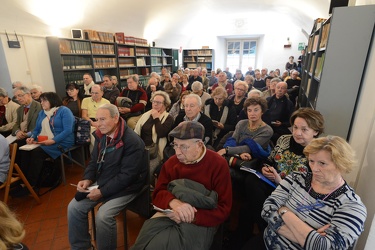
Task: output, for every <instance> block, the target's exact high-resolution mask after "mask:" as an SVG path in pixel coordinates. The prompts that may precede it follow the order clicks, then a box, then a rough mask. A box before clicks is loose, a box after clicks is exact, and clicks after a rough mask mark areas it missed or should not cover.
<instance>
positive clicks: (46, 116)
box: [13, 92, 75, 196]
mask: <svg viewBox="0 0 375 250" xmlns="http://www.w3.org/2000/svg"><path fill="white" fill-rule="evenodd" d="M40 100H41V105H42V108H43V110H42V111H40V112H39V115H38V119H37V121H36V127H35V129H34V130H33V131H32V133H31V136H30V138H28V139H26V143H27V144H39V145H40V147H37V148H35V149H33V150H31V151H27V153H28V154H26V155H24V157H23V158H25V159H22V162H23V164H22V165H23V166H24V167H25V169H23V170H24V173H25V175H26V178H27V179H28V181H29V182H30V185H31V186H35V185H36V184H37V181H38V178H39V175H40V172H41V170H42V167H43V161H44V160H45V159H46V158H48V157H50V158H52V159H56V158H58V157H59V156H60V155H61V154H62V150H65V149H68V148H70V147H72V146H73V144H74V133H73V131H74V124H75V119H74V116H73V114H72V111H70V109H68V108H67V107H65V106H62V101H61V99H60V97H59V96H58V95H57V94H56V93H53V92H45V93H43V94H41V95H40ZM30 159H32V161H30ZM28 192H29V190H28V189H26V188H25V187H24V188H22V189H19V190H18V191H17V192H16V193H14V194H13V196H23V195H27V194H28Z"/></svg>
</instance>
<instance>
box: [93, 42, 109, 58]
mask: <svg viewBox="0 0 375 250" xmlns="http://www.w3.org/2000/svg"><path fill="white" fill-rule="evenodd" d="M91 47H92V53H93V54H101V55H114V54H115V46H114V45H110V44H98V43H92V44H91Z"/></svg>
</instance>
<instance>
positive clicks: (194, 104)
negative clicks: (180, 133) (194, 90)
mask: <svg viewBox="0 0 375 250" xmlns="http://www.w3.org/2000/svg"><path fill="white" fill-rule="evenodd" d="M224 74H225V73H224ZM184 106H185V109H184V110H185V113H180V114H179V115H178V116H177V117H176V119H175V121H174V125H173V127H177V126H178V124H180V123H181V122H183V121H196V122H199V123H201V124H202V125H203V126H204V127H205V133H204V142H205V143H206V144H208V145H211V143H212V120H211V119H210V118H209V117H208V116H207V115H205V114H204V113H203V112H201V109H202V100H201V98H200V97H199V96H198V95H196V94H189V95H187V96H185V101H184Z"/></svg>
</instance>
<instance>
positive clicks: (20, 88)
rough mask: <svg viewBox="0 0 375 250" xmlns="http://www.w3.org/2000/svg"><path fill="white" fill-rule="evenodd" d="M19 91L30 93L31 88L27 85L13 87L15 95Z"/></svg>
mask: <svg viewBox="0 0 375 250" xmlns="http://www.w3.org/2000/svg"><path fill="white" fill-rule="evenodd" d="M17 91H22V92H23V93H24V94H30V89H29V88H28V87H26V86H21V87H18V88H15V89H13V94H14V95H15V93H16V92H17Z"/></svg>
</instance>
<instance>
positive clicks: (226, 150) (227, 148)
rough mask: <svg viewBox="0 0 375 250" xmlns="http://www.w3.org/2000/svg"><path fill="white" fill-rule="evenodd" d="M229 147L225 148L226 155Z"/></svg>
mask: <svg viewBox="0 0 375 250" xmlns="http://www.w3.org/2000/svg"><path fill="white" fill-rule="evenodd" d="M228 150H229V147H225V154H226V155H228Z"/></svg>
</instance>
